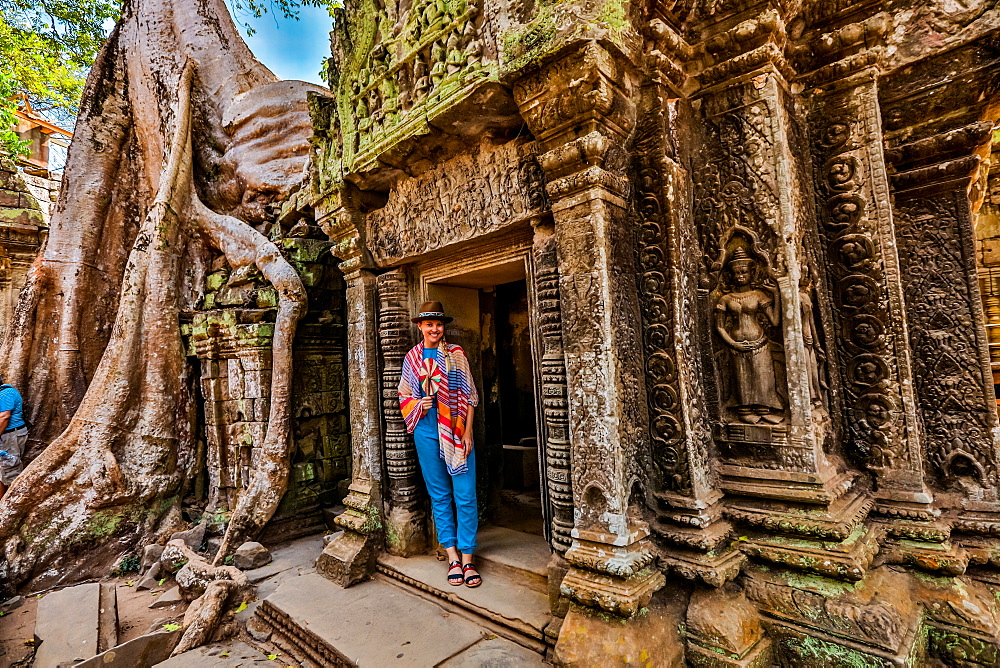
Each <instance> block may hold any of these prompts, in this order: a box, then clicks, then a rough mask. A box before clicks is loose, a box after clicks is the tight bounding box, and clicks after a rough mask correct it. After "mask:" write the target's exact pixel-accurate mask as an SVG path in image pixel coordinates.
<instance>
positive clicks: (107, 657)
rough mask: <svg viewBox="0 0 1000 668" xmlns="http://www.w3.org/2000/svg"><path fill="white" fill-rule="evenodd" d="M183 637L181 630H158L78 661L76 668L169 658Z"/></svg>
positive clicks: (114, 667) (123, 666)
mask: <svg viewBox="0 0 1000 668" xmlns="http://www.w3.org/2000/svg"><path fill="white" fill-rule="evenodd" d="M180 639H181V632H180V630H177V631H157V632H155V633H147V634H146V635H144V636H139V637H138V638H133V639H132V640H129V641H128V642H123V643H122V644H121V645H118V646H117V647H112V648H111V649H109V650H107V651H105V652H102V653H101V654H98V655H97V656H95V657H92V658H90V659H87V660H86V661H84V662H83V663H78V664H76V666H74V668H136V667H137V666H152V665H155V664H157V663H160V662H161V661H164V660H166V659H167V657H169V656H170V652H172V651H173V650H174V647H176V646H177V642H178V641H179V640H180Z"/></svg>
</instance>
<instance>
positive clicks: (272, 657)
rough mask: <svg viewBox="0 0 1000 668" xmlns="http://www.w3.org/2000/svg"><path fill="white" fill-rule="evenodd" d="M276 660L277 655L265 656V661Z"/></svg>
mask: <svg viewBox="0 0 1000 668" xmlns="http://www.w3.org/2000/svg"><path fill="white" fill-rule="evenodd" d="M277 658H278V655H277V654H268V655H267V660H268V661H274V660H275V659H277Z"/></svg>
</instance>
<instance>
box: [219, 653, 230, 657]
mask: <svg viewBox="0 0 1000 668" xmlns="http://www.w3.org/2000/svg"><path fill="white" fill-rule="evenodd" d="M220 656H229V652H223V653H222V654H221V655H220Z"/></svg>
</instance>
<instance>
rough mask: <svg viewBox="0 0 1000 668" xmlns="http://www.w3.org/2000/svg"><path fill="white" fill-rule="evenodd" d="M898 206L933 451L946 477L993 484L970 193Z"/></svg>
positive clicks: (930, 455)
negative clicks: (973, 361)
mask: <svg viewBox="0 0 1000 668" xmlns="http://www.w3.org/2000/svg"><path fill="white" fill-rule="evenodd" d="M896 212H897V215H898V216H899V217H900V219H901V220H902V221H903V224H901V225H900V230H901V231H900V233H899V234H898V236H897V241H898V244H899V254H900V261H901V265H902V268H903V281H904V290H905V296H906V310H907V316H908V320H909V324H910V327H909V332H910V345H911V347H912V350H913V363H914V377H915V379H916V387H917V403H918V408H919V410H920V415H921V418H922V422H923V426H924V430H925V434H926V442H925V450H926V457H927V459H928V461H929V462H930V463H931V465H933V466H934V468H935V469H936V471H937V472H938V473H939V474H940V475H941V476H942V478H943V479H944V480H946V481H949V480H953V479H955V478H961V477H971V478H974V479H976V480H977V482H978V483H979V484H981V485H984V486H987V487H993V486H995V485H996V479H997V462H996V461H995V456H994V453H995V449H994V445H993V443H994V440H993V433H992V432H993V430H994V429H995V428H996V412H995V411H992V410H988V407H989V406H990V403H991V398H992V395H993V391H992V389H990V388H988V386H987V385H986V383H985V379H984V374H983V371H982V368H981V367H980V365H979V364H976V363H971V364H970V360H979V359H980V357H981V355H980V351H982V350H986V348H987V344H986V341H983V340H978V339H979V337H980V335H981V334H984V333H985V332H984V331H983V328H982V327H981V326H979V325H978V324H977V315H978V316H979V317H981V313H979V311H980V309H981V306H980V303H979V295H978V294H974V293H973V290H974V288H975V285H976V284H975V277H974V274H973V275H972V276H970V275H969V274H970V272H969V271H968V268H969V267H975V266H976V265H975V263H976V260H975V257H974V256H973V255H972V245H971V243H968V242H969V241H970V240H971V239H972V234H973V233H972V223H971V220H970V216H969V199H968V196H967V195H966V193H965V191H964V189H954V190H945V191H943V192H941V193H938V194H937V195H936V196H932V197H913V198H907V199H899V200H898V201H897V205H896ZM963 240H965V242H963ZM973 271H974V270H973ZM980 397H981V398H982V399H980V400H978V401H977V400H975V399H974V398H980Z"/></svg>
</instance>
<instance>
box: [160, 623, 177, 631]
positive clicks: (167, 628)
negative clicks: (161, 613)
mask: <svg viewBox="0 0 1000 668" xmlns="http://www.w3.org/2000/svg"><path fill="white" fill-rule="evenodd" d="M180 627H181V625H180V624H164V625H163V630H164V631H176V630H177V629H179V628H180Z"/></svg>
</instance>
